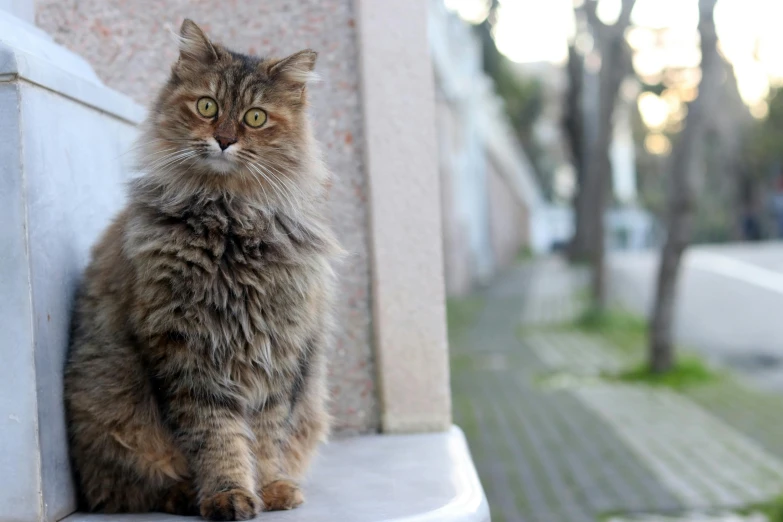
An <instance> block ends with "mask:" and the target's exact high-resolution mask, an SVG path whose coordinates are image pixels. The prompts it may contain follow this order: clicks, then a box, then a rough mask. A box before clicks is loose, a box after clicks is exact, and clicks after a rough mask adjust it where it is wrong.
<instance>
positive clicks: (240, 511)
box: [201, 489, 261, 520]
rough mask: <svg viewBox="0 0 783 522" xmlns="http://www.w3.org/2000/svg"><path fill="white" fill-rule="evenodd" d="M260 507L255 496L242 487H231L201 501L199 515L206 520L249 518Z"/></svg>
mask: <svg viewBox="0 0 783 522" xmlns="http://www.w3.org/2000/svg"><path fill="white" fill-rule="evenodd" d="M260 509H261V501H260V500H259V498H258V497H257V496H255V495H254V494H253V493H251V492H249V491H245V490H244V489H231V490H229V491H223V492H221V493H216V494H214V495H211V496H208V497H206V498H205V499H204V500H202V501H201V516H202V518H205V519H207V520H249V519H251V518H253V517H254V516H256V515H257V514H258V512H259V510H260Z"/></svg>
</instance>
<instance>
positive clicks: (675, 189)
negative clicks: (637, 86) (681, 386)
mask: <svg viewBox="0 0 783 522" xmlns="http://www.w3.org/2000/svg"><path fill="white" fill-rule="evenodd" d="M716 3H717V0H699V16H700V18H699V34H700V36H701V56H702V58H701V71H702V77H701V81H700V83H699V95H698V96H697V98H696V99H695V100H694V101H693V102H691V104H690V106H689V107H688V115H687V116H686V119H685V128H684V129H683V131H682V132H681V133H680V136H679V139H678V140H677V143H676V145H675V147H674V152H673V153H672V165H671V180H670V193H669V223H668V229H667V236H666V243H665V245H664V248H663V253H662V254H661V262H660V266H659V270H658V284H657V289H656V296H655V307H654V309H653V315H652V320H651V329H650V345H649V364H650V371H652V372H653V373H663V372H666V371H668V370H670V369H671V368H672V366H673V364H674V346H673V335H672V334H673V331H672V325H673V321H674V306H675V297H676V290H677V281H678V276H679V272H680V261H681V259H682V255H683V253H684V251H685V249H686V248H687V246H688V244H689V243H690V240H691V234H692V230H693V219H694V207H695V195H694V192H695V190H694V179H693V168H694V164H695V161H696V159H697V155H698V153H699V151H700V150H701V143H702V141H703V138H704V129H705V120H706V119H707V117H708V114H709V112H710V111H711V110H713V108H714V106H715V101H716V99H717V98H718V97H719V94H720V85H721V72H722V68H721V63H722V62H721V57H720V55H719V53H718V36H717V33H716V31H715V18H714V12H715V4H716Z"/></svg>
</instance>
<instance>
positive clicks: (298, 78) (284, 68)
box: [269, 49, 318, 85]
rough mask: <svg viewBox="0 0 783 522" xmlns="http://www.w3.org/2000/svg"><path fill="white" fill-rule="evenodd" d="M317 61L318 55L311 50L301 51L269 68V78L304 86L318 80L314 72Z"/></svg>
mask: <svg viewBox="0 0 783 522" xmlns="http://www.w3.org/2000/svg"><path fill="white" fill-rule="evenodd" d="M317 59H318V53H317V52H315V51H313V50H311V49H305V50H304V51H299V52H298V53H294V54H292V55H291V56H289V57H288V58H283V59H282V60H280V61H278V62H277V63H275V64H273V65H272V66H271V67H270V68H269V76H270V77H271V78H279V79H282V80H285V81H288V82H290V83H298V84H302V85H304V84H306V83H308V82H311V81H314V80H317V79H318V75H316V74H315V73H314V72H313V69H315V61H316V60H317Z"/></svg>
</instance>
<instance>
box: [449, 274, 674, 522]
mask: <svg viewBox="0 0 783 522" xmlns="http://www.w3.org/2000/svg"><path fill="white" fill-rule="evenodd" d="M540 270H541V268H540V267H534V268H533V269H531V268H530V267H525V268H522V267H520V268H517V269H515V270H512V271H510V272H509V273H508V274H506V275H505V276H504V277H503V278H502V279H501V280H499V281H498V282H497V283H496V284H495V285H493V286H492V287H490V288H488V289H487V290H486V291H485V292H484V293H483V295H482V297H483V299H484V300H485V306H484V308H483V310H482V311H481V312H480V313H479V315H478V318H477V321H476V323H475V324H474V325H473V326H472V327H471V328H470V330H469V331H468V332H467V333H466V335H461V336H460V339H459V340H458V342H454V343H453V345H452V353H453V359H452V390H453V394H454V416H455V422H457V423H458V424H459V425H460V426H462V427H463V429H464V430H465V433H466V435H467V437H468V440H469V442H470V444H471V448H472V451H473V454H474V459H475V461H476V467H477V470H478V472H479V475H480V476H481V477H482V481H483V483H484V486H485V490H486V492H487V496H488V498H489V501H490V505H491V508H492V516H493V520H495V521H496V522H497V521H502V522H512V521H513V522H516V521H521V522H590V521H596V520H599V518H600V517H602V516H603V515H604V514H605V513H608V512H626V511H645V512H654V511H657V510H662V509H663V510H668V511H671V510H678V509H681V508H682V507H683V506H682V504H681V503H680V501H679V500H678V499H677V498H676V497H675V496H674V495H672V494H671V493H670V492H669V491H668V490H666V489H665V488H664V487H663V486H662V485H661V484H660V483H659V481H658V480H657V479H656V476H655V475H654V474H653V472H652V471H651V470H650V469H649V468H648V467H647V466H645V465H644V464H643V463H642V461H641V460H640V459H639V458H638V456H636V455H635V454H634V453H633V452H632V451H631V450H629V448H628V447H627V445H626V444H625V443H624V442H623V441H622V440H621V439H620V438H619V437H618V435H617V434H616V433H615V432H614V431H613V430H612V429H611V427H610V426H609V425H608V424H607V423H606V422H604V421H603V420H601V419H600V418H599V417H598V416H597V415H596V414H595V413H594V412H592V411H590V410H589V409H588V408H587V407H586V406H585V405H583V404H581V403H580V402H579V401H578V400H577V399H576V398H575V397H574V396H573V395H572V394H571V393H570V392H569V391H557V390H547V389H545V388H543V387H542V386H540V383H539V382H538V381H539V380H540V376H541V374H542V372H544V371H545V370H546V368H547V365H546V364H545V363H544V362H543V361H542V360H541V359H540V357H539V356H538V354H537V353H536V352H535V351H534V350H533V349H532V348H531V346H530V343H528V342H527V341H525V342H523V340H521V339H520V338H519V336H518V334H517V328H518V326H519V323H520V318H521V317H522V312H521V311H522V310H523V309H524V303H525V301H526V298H525V296H526V287H527V285H529V284H530V282H531V280H534V279H535V278H537V277H539V276H540V273H541V272H540ZM545 270H547V273H548V274H550V275H552V276H554V277H560V276H562V270H561V267H555V268H551V267H550V268H545ZM541 291H542V292H543V290H541ZM566 298H567V296H566V295H565V294H563V295H562V296H558V298H557V299H549V300H548V301H547V302H548V303H551V304H552V306H562V304H563V303H564V302H565V299H566ZM577 313H578V312H577V311H576V307H571V309H569V310H567V313H560V312H553V313H550V312H547V311H546V310H542V312H541V314H540V315H539V317H541V318H542V320H545V321H547V322H550V321H560V320H562V319H563V317H575V316H576V315H575V314H577ZM596 353H597V352H596ZM600 356H601V355H599V357H600Z"/></svg>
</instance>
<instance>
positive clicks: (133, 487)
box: [65, 20, 339, 520]
mask: <svg viewBox="0 0 783 522" xmlns="http://www.w3.org/2000/svg"><path fill="white" fill-rule="evenodd" d="M315 60H316V53H315V52H313V51H309V50H307V51H301V52H299V53H296V54H294V55H292V56H289V57H288V58H285V59H282V60H276V59H257V58H253V57H249V56H245V55H242V54H238V53H235V52H232V51H230V50H228V49H226V48H225V47H223V46H221V45H218V44H216V43H213V42H211V41H210V40H209V39H208V38H207V37H206V36H205V35H204V33H203V32H202V31H201V30H200V29H199V28H198V26H196V24H194V23H193V22H191V21H189V20H186V21H185V22H184V23H183V24H182V29H181V43H180V56H179V59H178V61H177V62H176V64H175V65H174V66H173V67H172V71H171V76H170V78H169V80H168V82H167V83H166V84H165V86H164V87H163V88H162V90H161V91H160V93H159V95H158V97H157V101H156V102H155V103H154V105H153V107H152V109H151V111H150V114H149V117H148V120H147V122H146V123H145V126H144V130H143V133H142V135H141V140H140V148H141V150H142V151H143V153H142V155H141V159H140V162H141V165H142V167H143V171H144V173H145V174H144V175H143V176H141V177H139V178H138V179H135V180H134V181H132V182H131V185H130V195H129V203H128V205H127V207H126V208H125V209H124V210H123V211H122V212H121V213H120V214H119V216H118V217H117V218H116V219H115V220H114V222H113V223H112V224H111V226H110V227H109V228H108V230H107V231H106V232H105V234H104V235H103V237H102V238H101V239H100V241H99V242H98V244H97V246H96V247H95V248H94V250H93V254H92V261H91V263H90V265H89V267H88V268H87V271H86V275H85V278H84V282H83V285H82V288H81V290H80V292H79V295H78V297H77V302H76V307H75V315H74V331H73V336H72V346H71V351H70V355H69V358H68V362H67V364H66V373H65V398H66V411H67V416H68V423H69V436H70V446H71V456H72V462H73V465H74V473H75V476H76V479H77V482H78V486H79V490H80V494H81V500H82V503H83V504H84V508H86V509H89V510H91V511H102V512H109V513H116V512H142V511H164V512H169V513H176V514H200V515H201V516H203V517H204V518H207V519H210V520H246V519H249V518H252V517H254V516H255V515H256V514H258V512H259V511H261V510H275V509H290V508H293V507H296V506H297V505H299V504H300V503H301V502H302V501H303V496H302V493H301V491H300V490H299V486H298V483H297V481H298V480H299V479H300V478H301V476H302V474H303V472H304V471H305V469H306V467H307V465H308V462H309V460H310V457H311V456H312V455H313V452H314V450H315V448H316V446H317V444H318V442H319V441H321V440H322V439H324V438H325V436H326V433H327V427H328V417H327V413H326V409H325V404H324V403H325V397H326V387H325V373H326V372H325V359H324V358H325V353H324V351H325V348H326V343H327V342H328V338H329V331H330V318H329V317H330V295H331V288H332V285H333V273H332V270H331V269H330V265H329V259H330V257H331V256H332V255H334V254H337V253H339V247H338V245H337V243H336V241H335V240H334V239H333V236H332V233H331V231H330V229H329V226H328V225H327V223H326V222H325V219H324V218H323V216H322V209H321V207H322V205H323V201H324V200H325V191H326V188H325V185H326V182H327V179H328V174H327V172H326V170H325V168H324V167H323V166H322V164H321V162H320V160H319V155H318V150H317V146H316V143H315V142H314V139H313V137H312V134H311V130H310V125H309V122H308V118H307V115H306V106H307V100H306V97H307V89H306V82H307V80H308V78H309V76H310V75H311V71H312V70H313V67H314V65H315Z"/></svg>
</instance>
